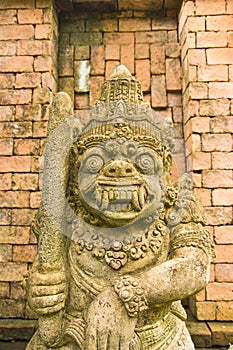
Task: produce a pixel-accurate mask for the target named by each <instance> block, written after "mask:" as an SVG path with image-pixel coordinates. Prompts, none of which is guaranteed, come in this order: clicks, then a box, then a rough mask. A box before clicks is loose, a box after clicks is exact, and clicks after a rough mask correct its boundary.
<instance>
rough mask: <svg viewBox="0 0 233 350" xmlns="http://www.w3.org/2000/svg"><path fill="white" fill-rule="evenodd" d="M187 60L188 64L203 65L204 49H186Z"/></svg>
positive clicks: (204, 58) (204, 60)
mask: <svg viewBox="0 0 233 350" xmlns="http://www.w3.org/2000/svg"><path fill="white" fill-rule="evenodd" d="M188 62H189V64H190V65H195V66H199V65H205V64H206V53H205V50H204V49H190V50H189V51H188Z"/></svg>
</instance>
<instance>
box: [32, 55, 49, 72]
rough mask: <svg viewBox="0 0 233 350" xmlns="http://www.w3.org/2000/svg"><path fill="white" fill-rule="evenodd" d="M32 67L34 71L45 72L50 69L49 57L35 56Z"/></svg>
mask: <svg viewBox="0 0 233 350" xmlns="http://www.w3.org/2000/svg"><path fill="white" fill-rule="evenodd" d="M34 69H35V71H36V72H46V71H51V69H52V59H51V57H36V58H35V62H34Z"/></svg>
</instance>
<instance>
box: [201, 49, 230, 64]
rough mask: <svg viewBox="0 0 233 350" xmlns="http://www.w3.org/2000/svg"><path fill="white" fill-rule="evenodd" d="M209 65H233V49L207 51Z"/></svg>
mask: <svg viewBox="0 0 233 350" xmlns="http://www.w3.org/2000/svg"><path fill="white" fill-rule="evenodd" d="M206 55H207V63H208V64H233V48H231V47H225V48H223V49H219V48H217V49H207V50H206Z"/></svg>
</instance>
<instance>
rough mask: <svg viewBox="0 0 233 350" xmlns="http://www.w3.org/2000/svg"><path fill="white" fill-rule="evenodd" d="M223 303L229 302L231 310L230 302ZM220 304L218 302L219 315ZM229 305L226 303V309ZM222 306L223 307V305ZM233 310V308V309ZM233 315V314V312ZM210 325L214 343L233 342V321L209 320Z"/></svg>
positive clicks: (226, 343) (224, 343)
mask: <svg viewBox="0 0 233 350" xmlns="http://www.w3.org/2000/svg"><path fill="white" fill-rule="evenodd" d="M222 303H223V304H228V309H229V311H230V303H227V302H222ZM219 304H221V302H220V303H216V311H217V315H218V313H219V311H220V310H219ZM226 307H227V305H225V309H226ZM221 308H222V307H221ZM232 310H233V309H232ZM232 315H233V314H232ZM208 327H209V328H210V331H211V334H212V345H214V346H216V345H220V347H222V346H225V345H226V346H227V347H228V346H229V344H231V343H232V342H233V324H232V322H208Z"/></svg>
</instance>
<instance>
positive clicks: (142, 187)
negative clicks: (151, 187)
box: [138, 186, 146, 208]
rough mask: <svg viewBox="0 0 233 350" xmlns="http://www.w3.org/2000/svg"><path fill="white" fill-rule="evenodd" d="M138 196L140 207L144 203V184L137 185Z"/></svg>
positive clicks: (142, 206)
mask: <svg viewBox="0 0 233 350" xmlns="http://www.w3.org/2000/svg"><path fill="white" fill-rule="evenodd" d="M138 197H139V203H140V206H141V208H144V205H145V197H146V194H145V188H144V186H140V187H139V194H138Z"/></svg>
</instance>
